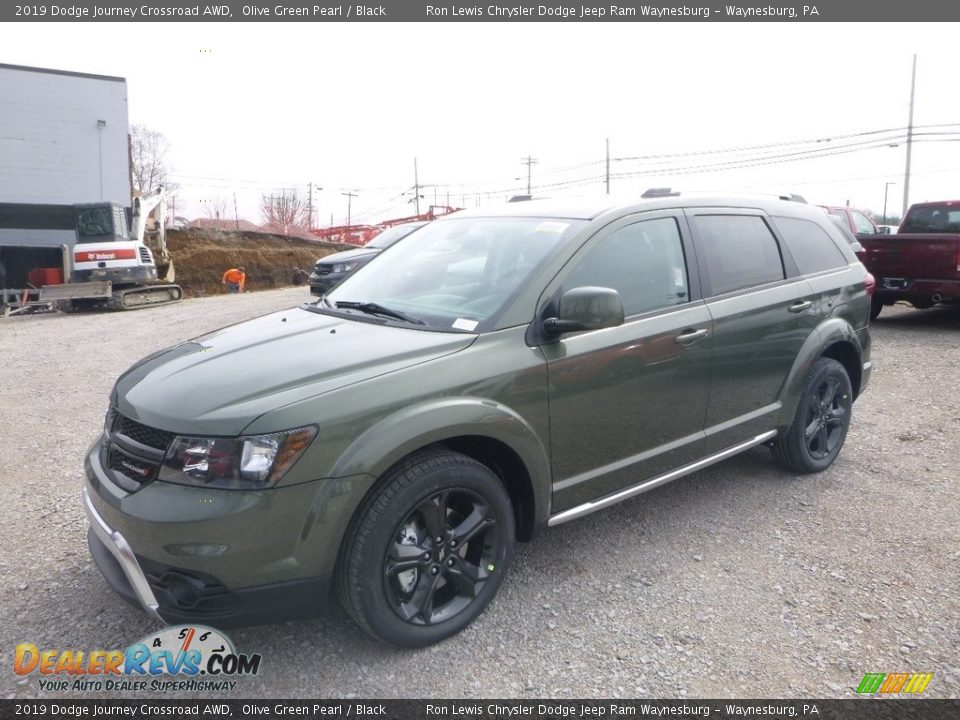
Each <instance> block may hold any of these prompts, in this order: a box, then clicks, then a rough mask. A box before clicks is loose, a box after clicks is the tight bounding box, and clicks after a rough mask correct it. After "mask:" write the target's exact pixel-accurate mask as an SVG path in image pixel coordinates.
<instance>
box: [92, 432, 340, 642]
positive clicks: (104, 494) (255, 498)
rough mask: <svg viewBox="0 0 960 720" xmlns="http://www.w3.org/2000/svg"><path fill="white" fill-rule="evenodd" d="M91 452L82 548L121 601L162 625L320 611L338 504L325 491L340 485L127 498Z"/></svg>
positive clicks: (178, 490)
mask: <svg viewBox="0 0 960 720" xmlns="http://www.w3.org/2000/svg"><path fill="white" fill-rule="evenodd" d="M99 448H100V442H99V441H98V442H97V443H95V444H94V446H93V447H92V448H91V450H90V452H89V453H88V455H87V458H86V461H85V463H84V467H85V470H86V475H87V483H86V485H85V487H84V489H83V503H84V508H85V510H86V512H87V516H88V518H89V520H90V531H89V532H88V544H89V546H90V553H91V555H92V557H93V559H94V562H95V563H96V565H97V567H98V568H99V570H100V572H101V574H102V575H103V577H104V578H105V579H106V580H107V582H108V583H109V584H110V586H111V587H112V588H113V589H114V590H115V591H116V592H117V594H119V595H120V596H121V597H122V598H123V599H124V600H126V601H127V602H130V603H132V604H134V605H138V606H140V607H142V608H143V609H144V610H145V611H146V612H148V613H149V614H150V615H152V616H153V617H155V618H157V619H159V620H161V621H164V622H166V623H179V622H185V623H186V622H204V623H207V624H211V625H214V626H217V627H235V626H240V625H256V624H264V623H272V622H279V621H284V620H295V619H304V618H309V617H314V616H316V615H318V614H320V613H322V612H323V611H324V610H325V609H326V608H327V606H328V605H329V600H330V590H331V587H332V583H331V579H332V575H333V570H334V567H335V562H336V555H337V552H338V550H339V538H340V537H341V536H342V533H343V527H342V526H341V524H340V522H339V518H341V517H343V514H342V512H340V510H341V508H339V507H338V506H339V505H340V502H341V501H342V500H346V499H347V498H346V496H345V495H346V494H345V493H340V494H338V493H335V492H332V490H335V489H336V488H337V487H338V483H339V482H340V481H336V482H333V483H325V482H323V481H317V482H313V483H305V484H301V485H296V486H293V487H288V488H277V489H274V490H270V491H265V492H239V491H224V490H219V491H215V490H209V489H204V488H192V487H184V486H177V485H170V484H167V483H160V482H153V483H150V484H147V485H144V486H143V488H141V489H140V490H138V491H136V492H133V493H131V492H127V491H125V490H124V489H123V488H121V487H119V486H118V485H116V484H115V483H114V482H113V481H112V479H111V478H110V476H109V475H108V473H107V471H105V470H104V468H103V466H102V465H101V463H100V452H99ZM346 517H349V515H347V516H346ZM204 550H206V551H207V552H204Z"/></svg>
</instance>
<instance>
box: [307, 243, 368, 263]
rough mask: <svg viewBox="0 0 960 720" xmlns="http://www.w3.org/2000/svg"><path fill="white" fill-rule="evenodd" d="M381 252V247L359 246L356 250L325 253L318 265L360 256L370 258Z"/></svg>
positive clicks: (340, 261)
mask: <svg viewBox="0 0 960 720" xmlns="http://www.w3.org/2000/svg"><path fill="white" fill-rule="evenodd" d="M378 252H380V248H367V247H364V248H357V249H356V250H344V251H342V252H338V253H333V254H332V255H324V256H323V257H322V258H320V259H319V260H317V262H316V265H317V266H320V265H334V264H336V263H342V262H349V261H350V260H359V259H360V258H369V257H373V256H374V255H376V254H377V253H378Z"/></svg>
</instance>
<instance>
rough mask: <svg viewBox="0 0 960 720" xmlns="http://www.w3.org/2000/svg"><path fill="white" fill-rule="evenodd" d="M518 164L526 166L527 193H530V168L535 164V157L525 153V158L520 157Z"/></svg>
mask: <svg viewBox="0 0 960 720" xmlns="http://www.w3.org/2000/svg"><path fill="white" fill-rule="evenodd" d="M520 164H521V165H526V166H527V195H529V194H530V170H531V168H532V167H533V166H534V165H536V164H537V159H536V158H534V157H531V156H530V155H527V156H526V157H525V158H520Z"/></svg>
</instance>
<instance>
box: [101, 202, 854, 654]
mask: <svg viewBox="0 0 960 720" xmlns="http://www.w3.org/2000/svg"><path fill="white" fill-rule="evenodd" d="M872 291H873V278H872V277H871V276H870V275H869V274H868V273H867V271H866V270H865V269H864V267H863V265H861V264H860V263H859V261H858V260H857V258H856V256H855V255H854V254H853V251H852V250H851V249H850V246H849V244H848V243H847V242H846V240H845V239H844V238H843V237H842V235H841V234H840V232H839V231H838V230H837V228H836V227H835V226H834V224H833V223H832V222H830V220H829V219H828V218H827V217H826V215H824V213H823V211H822V210H820V209H819V208H815V207H810V206H807V205H805V204H803V203H800V202H793V201H787V200H781V199H776V198H743V197H740V198H736V197H712V196H711V197H706V196H704V197H694V196H685V195H678V194H676V193H668V192H654V193H647V194H646V195H645V196H644V199H642V200H640V201H635V202H633V203H631V204H628V205H613V204H611V202H610V200H609V199H608V198H607V199H604V200H603V201H602V202H596V203H593V204H591V203H589V202H587V201H573V200H566V201H563V202H560V201H537V200H534V201H528V202H523V203H512V204H506V205H504V206H503V207H499V208H496V209H486V210H474V211H467V212H460V213H457V214H455V215H451V216H449V217H445V218H441V219H439V220H436V221H434V222H432V223H430V224H429V225H428V226H426V227H424V228H423V229H421V230H418V231H417V232H416V233H415V234H414V235H413V236H411V238H410V242H408V241H407V239H404V240H401V241H400V242H399V243H398V244H397V245H395V246H394V247H393V248H391V250H390V251H389V252H388V253H384V254H383V256H378V257H377V258H375V259H374V260H373V261H372V262H371V263H370V264H369V265H368V266H367V267H365V268H364V269H363V270H362V271H361V272H358V273H357V274H355V275H352V276H351V277H349V278H347V279H346V280H345V281H344V282H343V283H342V284H341V285H339V286H338V287H337V288H336V289H335V290H333V291H332V292H331V293H329V294H328V295H326V296H325V297H324V298H321V299H320V300H318V301H317V302H316V303H315V304H311V305H303V306H301V307H299V308H294V309H290V310H287V311H284V312H279V313H273V314H270V315H266V316H264V317H260V318H257V319H255V320H251V321H249V322H244V323H241V324H239V325H234V326H232V327H227V328H224V329H222V330H219V331H216V332H213V333H211V334H209V335H205V336H203V337H200V338H197V339H195V340H192V341H190V342H185V343H183V344H181V345H177V346H176V347H173V348H171V349H169V350H166V351H163V352H160V353H157V354H155V355H151V356H150V357H148V358H145V359H144V360H142V361H141V362H139V363H138V364H136V365H134V366H133V367H132V368H130V369H129V370H128V371H127V372H126V373H125V374H123V375H122V376H121V377H120V378H119V379H118V380H117V383H116V386H115V388H114V390H113V392H112V395H111V397H110V408H109V412H108V413H107V417H106V424H105V426H104V429H103V433H102V435H101V437H100V438H99V439H98V440H97V441H96V443H95V444H94V446H93V447H92V448H91V450H90V452H89V454H88V456H87V458H86V476H87V482H86V486H85V489H84V502H85V504H86V510H87V512H88V514H89V517H90V521H91V533H90V535H89V538H90V548H91V551H92V553H93V556H94V558H95V560H96V562H97V564H98V566H99V567H100V570H101V571H102V573H103V574H104V576H105V577H106V578H107V579H108V580H109V581H110V583H111V584H112V585H113V586H114V588H115V589H116V590H117V591H118V592H119V593H120V594H121V595H123V596H125V597H126V598H127V599H129V600H131V601H134V602H136V603H138V604H139V605H142V606H143V607H144V608H146V609H147V610H148V611H149V612H150V613H152V614H154V615H155V616H157V617H159V618H160V619H162V620H164V621H166V622H167V623H178V622H193V621H199V622H205V623H207V624H211V625H215V626H229V625H236V624H238V623H262V622H271V621H279V620H286V619H290V618H302V617H307V616H310V615H313V614H316V613H317V612H319V611H320V610H321V609H322V607H323V606H324V604H325V603H326V602H327V601H328V599H329V598H330V597H331V595H332V591H333V589H334V588H336V592H337V593H338V594H339V597H340V600H341V602H342V603H343V605H344V606H345V607H346V609H347V610H348V611H349V613H350V615H351V616H352V617H353V618H354V619H355V620H356V622H357V623H358V624H359V625H360V626H361V627H363V628H364V629H365V630H367V631H368V632H369V633H370V634H372V635H373V636H375V637H377V638H380V639H381V640H384V641H386V642H388V643H393V644H395V645H399V646H408V647H414V646H422V645H427V644H429V643H433V642H436V641H438V640H441V639H443V638H446V637H448V636H450V635H452V634H453V633H456V632H457V631H459V630H461V629H462V628H464V627H465V626H466V625H468V624H469V623H470V622H471V621H472V620H473V619H474V618H476V617H477V616H478V615H479V614H480V613H481V612H482V611H483V609H484V608H485V607H486V605H487V604H488V603H489V602H490V600H491V599H492V598H493V596H494V595H495V594H496V592H497V589H498V588H499V587H500V584H501V583H502V582H503V579H504V576H505V575H506V573H507V570H508V568H509V566H510V560H511V556H512V555H513V552H514V548H515V543H516V542H517V541H518V540H519V541H525V540H528V539H529V538H531V537H532V536H533V534H534V533H535V531H537V530H538V529H540V528H543V527H545V526H549V525H557V524H559V523H562V522H566V521H567V520H573V519H575V518H578V517H580V516H582V515H585V514H587V513H590V512H593V511H594V510H599V509H601V508H604V507H606V506H608V505H611V504H613V503H616V502H618V501H620V500H624V499H626V498H629V497H633V496H635V495H637V494H639V493H642V492H644V491H646V490H649V489H651V488H654V487H657V486H658V485H661V484H663V483H666V482H668V481H670V480H673V479H675V478H679V477H682V476H683V475H686V474H688V473H691V472H693V471H695V470H699V469H700V468H703V467H706V466H708V465H710V464H711V463H714V462H717V461H720V460H723V459H724V458H728V457H730V456H731V455H733V454H735V453H738V452H741V451H743V450H746V449H747V448H750V447H753V446H756V445H760V444H769V445H771V446H772V448H773V454H774V455H775V457H776V458H777V460H779V461H780V462H781V463H782V464H783V465H785V466H786V467H787V468H789V469H790V470H792V471H794V472H797V473H808V472H817V471H820V470H823V469H825V468H827V467H828V466H829V465H830V464H831V463H832V462H833V460H834V459H835V458H836V457H837V454H838V453H839V452H840V448H841V447H842V445H843V441H844V437H845V436H846V433H847V429H848V427H849V424H850V413H851V406H852V403H853V401H854V399H855V398H856V397H857V395H858V394H859V393H860V392H861V391H862V390H863V388H864V386H865V385H866V384H867V380H868V378H869V375H870V367H871V365H870V337H869V334H868V329H867V324H868V314H869V311H870V294H871V293H872Z"/></svg>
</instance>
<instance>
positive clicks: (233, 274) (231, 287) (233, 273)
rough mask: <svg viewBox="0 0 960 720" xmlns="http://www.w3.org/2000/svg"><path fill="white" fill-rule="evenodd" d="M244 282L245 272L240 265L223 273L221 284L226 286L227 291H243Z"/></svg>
mask: <svg viewBox="0 0 960 720" xmlns="http://www.w3.org/2000/svg"><path fill="white" fill-rule="evenodd" d="M246 282H247V273H246V272H245V271H244V269H243V268H242V267H236V268H230V269H229V270H227V271H226V272H225V273H224V274H223V284H224V285H226V286H227V292H228V293H237V292H243V286H244V284H245V283H246Z"/></svg>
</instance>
